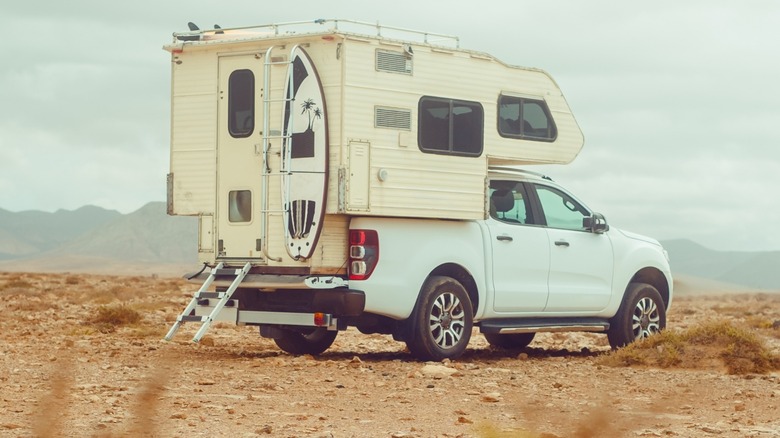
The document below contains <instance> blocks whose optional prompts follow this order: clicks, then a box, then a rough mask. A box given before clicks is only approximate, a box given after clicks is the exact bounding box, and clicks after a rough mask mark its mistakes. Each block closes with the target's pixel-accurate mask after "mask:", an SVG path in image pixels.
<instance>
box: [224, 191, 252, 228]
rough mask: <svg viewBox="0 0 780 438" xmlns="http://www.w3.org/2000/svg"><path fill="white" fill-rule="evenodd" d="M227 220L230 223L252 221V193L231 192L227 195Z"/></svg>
mask: <svg viewBox="0 0 780 438" xmlns="http://www.w3.org/2000/svg"><path fill="white" fill-rule="evenodd" d="M228 220H229V221H230V222H251V221H252V192H250V191H249V190H231V191H230V192H229V193H228Z"/></svg>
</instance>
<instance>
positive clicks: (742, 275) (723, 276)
mask: <svg viewBox="0 0 780 438" xmlns="http://www.w3.org/2000/svg"><path fill="white" fill-rule="evenodd" d="M662 244H663V245H664V248H666V250H667V251H668V252H669V257H670V259H671V262H670V263H671V266H672V274H673V275H675V276H677V275H679V274H681V275H683V276H693V277H699V278H704V279H709V280H713V281H717V282H722V283H729V284H732V285H742V286H746V287H750V288H757V289H767V290H780V251H761V252H747V251H715V250H711V249H708V248H705V247H704V246H701V245H699V244H697V243H695V242H692V241H690V240H685V239H678V240H669V241H665V242H662Z"/></svg>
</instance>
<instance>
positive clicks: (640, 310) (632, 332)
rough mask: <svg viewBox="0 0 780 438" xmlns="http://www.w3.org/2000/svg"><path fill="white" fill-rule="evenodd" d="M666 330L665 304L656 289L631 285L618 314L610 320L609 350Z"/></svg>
mask: <svg viewBox="0 0 780 438" xmlns="http://www.w3.org/2000/svg"><path fill="white" fill-rule="evenodd" d="M665 328H666V305H665V304H664V301H663V299H662V298H661V294H660V293H658V289H656V288H655V287H653V286H651V285H649V284H645V283H631V284H629V285H628V288H627V289H626V294H625V296H624V297H623V303H622V304H621V305H620V309H619V310H618V313H617V314H616V315H615V316H614V317H613V318H612V319H611V320H610V321H609V330H608V331H607V337H608V338H609V345H611V346H612V348H620V347H624V346H626V345H628V344H630V343H632V342H634V341H637V340H639V339H644V338H647V337H648V336H652V335H654V334H656V333H658V332H660V331H661V330H663V329H665Z"/></svg>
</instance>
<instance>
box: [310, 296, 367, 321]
mask: <svg viewBox="0 0 780 438" xmlns="http://www.w3.org/2000/svg"><path fill="white" fill-rule="evenodd" d="M311 307H312V310H313V311H315V312H323V313H332V314H334V315H338V316H360V315H362V314H363V309H365V308H366V294H365V293H363V291H360V290H354V289H326V290H317V291H314V296H313V297H312V303H311Z"/></svg>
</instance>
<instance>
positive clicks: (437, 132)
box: [417, 96, 484, 157]
mask: <svg viewBox="0 0 780 438" xmlns="http://www.w3.org/2000/svg"><path fill="white" fill-rule="evenodd" d="M483 114H484V112H483V109H482V105H480V104H479V103H478V102H468V101H463V100H454V99H443V98H439V97H428V96H424V97H422V98H421V99H420V104H419V111H418V123H417V125H418V133H417V141H418V144H419V146H420V150H422V151H423V152H428V153H433V154H449V155H466V156H474V157H478V156H480V155H482V132H483V125H484V116H483Z"/></svg>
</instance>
